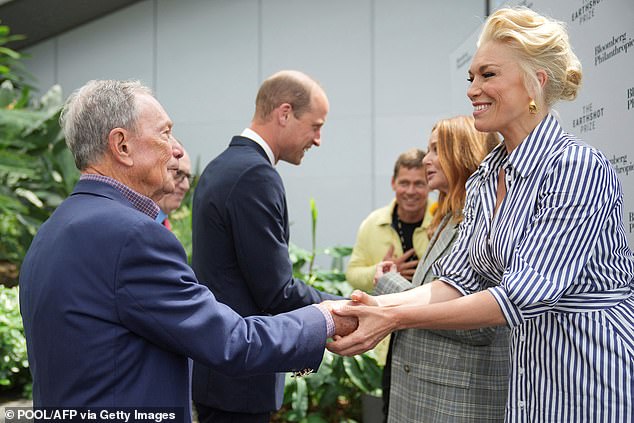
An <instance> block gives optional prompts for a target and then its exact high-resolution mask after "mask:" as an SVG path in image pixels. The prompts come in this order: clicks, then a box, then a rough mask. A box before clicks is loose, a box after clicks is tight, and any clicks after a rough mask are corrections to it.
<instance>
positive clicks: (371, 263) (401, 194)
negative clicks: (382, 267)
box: [346, 148, 431, 412]
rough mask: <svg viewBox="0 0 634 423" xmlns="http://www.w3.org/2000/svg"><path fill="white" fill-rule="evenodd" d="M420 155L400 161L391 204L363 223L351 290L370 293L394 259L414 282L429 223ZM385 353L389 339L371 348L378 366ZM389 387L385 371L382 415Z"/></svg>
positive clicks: (411, 153) (351, 270) (350, 276)
mask: <svg viewBox="0 0 634 423" xmlns="http://www.w3.org/2000/svg"><path fill="white" fill-rule="evenodd" d="M423 157H425V152H424V151H422V150H419V149H417V148H413V149H411V150H408V151H406V152H404V153H403V154H401V155H400V156H399V157H398V159H397V160H396V163H395V164H394V173H393V175H392V189H393V190H394V193H395V198H394V200H392V202H391V203H390V204H389V205H387V206H385V207H382V208H380V209H377V210H374V211H373V212H372V213H370V215H369V216H368V217H366V218H365V220H364V221H363V222H362V223H361V226H360V227H359V231H358V232H357V240H356V242H355V244H354V248H353V250H352V256H351V257H350V261H349V263H348V269H347V271H346V279H347V280H348V283H349V284H350V285H352V286H353V287H354V288H358V289H361V290H364V291H366V292H372V291H373V290H374V273H375V270H376V265H377V264H378V263H380V262H382V261H385V260H391V261H394V263H395V264H396V267H397V271H398V272H399V273H400V274H401V275H402V276H403V277H405V278H407V279H409V280H410V281H411V280H412V277H413V276H414V272H415V271H416V266H417V265H418V259H419V258H420V257H422V255H423V253H424V252H425V249H426V248H427V244H428V243H429V237H428V234H427V228H428V226H429V224H430V223H431V213H430V211H429V207H428V206H427V195H428V194H429V190H428V188H427V177H426V174H425V169H424V168H423ZM388 349H389V337H387V338H385V339H384V340H383V341H381V343H379V344H378V345H377V346H376V348H375V349H374V352H375V354H376V357H377V360H378V362H379V364H381V365H385V364H386V362H387V361H388V360H390V357H389V356H388ZM385 368H389V366H388V367H385ZM389 387H390V375H389V373H388V372H387V371H385V370H384V373H383V409H384V412H385V411H387V407H388V402H387V399H388V398H389Z"/></svg>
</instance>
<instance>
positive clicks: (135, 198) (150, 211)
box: [79, 173, 160, 219]
mask: <svg viewBox="0 0 634 423" xmlns="http://www.w3.org/2000/svg"><path fill="white" fill-rule="evenodd" d="M79 180H80V181H97V182H103V183H105V184H108V185H110V186H111V187H114V188H116V189H117V191H119V192H120V193H121V195H123V197H124V198H125V199H126V200H128V201H129V202H130V204H132V207H134V208H135V209H137V210H138V211H140V212H141V213H143V214H146V215H148V216H150V217H151V218H152V219H156V216H158V213H159V210H160V209H159V206H157V205H156V203H155V202H154V201H152V199H150V198H149V197H146V196H145V195H142V194H139V193H138V192H136V191H134V190H133V189H131V188H130V187H128V186H126V185H124V184H122V183H121V182H119V181H117V180H116V179H113V178H111V177H109V176H104V175H95V174H93V173H84V174H82V175H81V176H80V177H79Z"/></svg>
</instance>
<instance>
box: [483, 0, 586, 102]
mask: <svg viewBox="0 0 634 423" xmlns="http://www.w3.org/2000/svg"><path fill="white" fill-rule="evenodd" d="M489 41H497V42H502V43H504V44H506V45H507V46H509V47H510V48H511V49H513V50H514V51H515V52H516V53H517V55H518V57H519V59H520V60H519V64H520V67H521V69H522V71H523V73H524V84H525V86H526V89H527V90H528V92H529V93H531V95H534V96H535V99H536V100H540V99H541V100H543V101H544V103H546V105H547V106H548V107H551V106H552V105H553V104H555V103H556V102H557V101H559V100H574V99H575V98H576V97H577V92H578V91H579V88H580V86H581V76H582V74H581V63H580V62H579V59H577V56H576V55H575V54H574V53H573V51H572V48H571V46H570V41H569V39H568V33H567V32H566V28H565V25H564V23H563V22H559V21H555V20H552V19H549V18H546V17H544V16H541V15H539V14H538V13H535V12H534V11H532V10H531V9H528V8H526V7H513V8H502V9H499V10H497V11H496V12H494V13H493V14H492V15H491V16H489V18H488V19H487V21H486V22H485V24H484V28H483V30H482V33H481V34H480V39H479V40H478V46H480V45H482V44H484V43H486V42H489ZM540 69H542V70H544V71H545V72H546V74H547V75H548V80H547V82H546V84H545V85H544V87H543V88H542V87H541V86H540V83H539V79H538V78H537V71H538V70H540Z"/></svg>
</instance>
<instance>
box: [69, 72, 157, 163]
mask: <svg viewBox="0 0 634 423" xmlns="http://www.w3.org/2000/svg"><path fill="white" fill-rule="evenodd" d="M139 94H148V95H152V91H151V90H150V89H149V88H148V87H145V86H143V85H142V84H141V83H140V82H139V81H114V80H93V81H88V82H87V83H86V84H85V85H84V86H83V87H81V88H79V89H78V90H76V91H75V92H74V93H72V94H71V95H70V96H69V97H68V99H67V100H66V104H64V108H63V109H62V114H61V116H60V124H61V126H62V129H63V131H64V135H65V137H66V144H67V145H68V148H69V149H70V151H71V153H72V154H73V157H74V158H75V165H76V166H77V168H78V169H79V170H84V169H86V168H87V167H88V166H89V165H90V164H94V163H95V162H97V161H98V160H99V159H100V158H101V157H102V156H103V154H104V153H105V152H106V148H107V146H108V135H109V134H110V131H112V130H113V129H114V128H123V129H127V130H130V131H135V130H136V124H137V118H138V110H137V102H136V96H137V95H139Z"/></svg>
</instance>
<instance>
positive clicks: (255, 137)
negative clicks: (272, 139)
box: [240, 128, 275, 166]
mask: <svg viewBox="0 0 634 423" xmlns="http://www.w3.org/2000/svg"><path fill="white" fill-rule="evenodd" d="M240 135H241V136H243V137H245V138H248V139H250V140H251V141H253V142H255V143H256V144H258V145H259V146H260V147H262V149H263V150H264V152H265V153H266V157H268V158H269V161H270V162H271V164H272V165H273V166H275V156H274V155H273V150H271V146H269V145H268V143H267V142H266V141H264V138H262V137H261V136H260V134H258V133H257V132H255V131H254V130H253V129H251V128H246V129H245V130H244V131H242V133H241V134H240Z"/></svg>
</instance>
